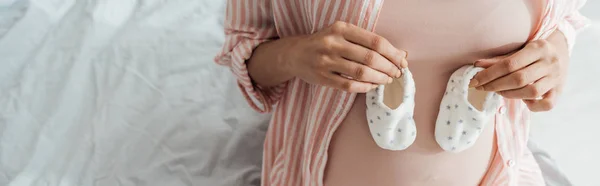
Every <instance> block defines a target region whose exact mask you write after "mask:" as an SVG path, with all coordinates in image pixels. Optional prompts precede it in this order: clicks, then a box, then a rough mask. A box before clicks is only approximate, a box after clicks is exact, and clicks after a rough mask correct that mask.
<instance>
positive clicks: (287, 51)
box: [276, 36, 305, 77]
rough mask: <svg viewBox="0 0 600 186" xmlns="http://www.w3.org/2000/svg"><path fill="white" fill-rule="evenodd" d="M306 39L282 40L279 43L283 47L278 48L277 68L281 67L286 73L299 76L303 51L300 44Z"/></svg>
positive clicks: (294, 37)
mask: <svg viewBox="0 0 600 186" xmlns="http://www.w3.org/2000/svg"><path fill="white" fill-rule="evenodd" d="M304 38H305V37H304V36H292V37H286V38H283V39H280V41H279V42H280V43H281V45H280V46H279V47H277V50H278V51H277V52H276V55H277V56H276V61H277V64H278V65H277V66H279V67H280V68H281V70H282V71H283V72H284V73H286V74H290V75H292V76H294V77H296V76H297V73H298V69H299V68H298V65H299V63H300V60H299V59H300V55H301V54H300V53H301V52H302V51H303V49H301V46H300V44H301V42H302V40H303V39H304Z"/></svg>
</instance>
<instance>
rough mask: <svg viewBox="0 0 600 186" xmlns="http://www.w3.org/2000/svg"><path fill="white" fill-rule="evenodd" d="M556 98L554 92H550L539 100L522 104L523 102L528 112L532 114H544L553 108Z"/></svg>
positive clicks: (526, 101)
mask: <svg viewBox="0 0 600 186" xmlns="http://www.w3.org/2000/svg"><path fill="white" fill-rule="evenodd" d="M556 96H557V92H556V90H550V91H548V93H546V95H544V96H543V98H542V99H541V100H523V102H525V104H527V107H528V108H529V110H531V111H533V112H544V111H549V110H552V109H553V108H554V105H555V103H556Z"/></svg>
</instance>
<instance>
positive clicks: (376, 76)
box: [331, 59, 392, 85]
mask: <svg viewBox="0 0 600 186" xmlns="http://www.w3.org/2000/svg"><path fill="white" fill-rule="evenodd" d="M331 70H332V71H334V72H336V73H340V74H344V75H346V76H349V77H351V78H352V79H354V80H358V81H362V82H367V83H373V84H378V85H382V84H388V83H391V82H392V78H391V77H389V76H388V75H386V74H384V73H382V72H379V71H377V70H374V69H372V68H369V67H368V66H365V65H362V64H360V63H355V62H352V61H349V60H346V59H338V60H337V62H336V63H334V64H332V66H331Z"/></svg>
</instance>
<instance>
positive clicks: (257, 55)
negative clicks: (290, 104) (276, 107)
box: [247, 22, 408, 93]
mask: <svg viewBox="0 0 600 186" xmlns="http://www.w3.org/2000/svg"><path fill="white" fill-rule="evenodd" d="M405 58H406V52H404V51H402V50H399V49H396V48H395V47H394V46H392V45H391V44H390V43H389V42H388V41H387V40H386V39H385V38H383V37H381V36H378V35H376V34H374V33H372V32H368V31H366V30H364V29H362V28H359V27H357V26H354V25H351V24H347V23H344V22H336V23H334V24H332V25H331V26H329V27H327V28H326V29H323V30H321V31H320V32H317V33H315V34H312V35H304V36H295V37H290V38H283V39H279V40H275V41H272V42H268V43H264V44H261V45H260V46H258V47H257V49H256V50H255V51H254V53H253V55H252V57H251V58H250V59H249V60H248V61H247V64H248V71H249V74H250V77H251V78H252V79H253V80H254V82H255V83H257V84H258V85H260V86H262V87H271V86H275V85H278V84H280V83H283V82H285V81H288V80H290V79H292V78H293V77H298V78H300V79H302V80H304V81H306V82H308V83H311V84H317V85H324V86H329V87H334V88H337V89H340V90H344V91H348V92H357V93H365V92H368V91H369V90H371V89H373V88H375V86H377V85H378V84H386V83H391V82H392V77H396V78H397V77H400V76H401V71H400V68H403V67H406V66H408V64H407V62H406V59H405ZM273 63H275V64H273Z"/></svg>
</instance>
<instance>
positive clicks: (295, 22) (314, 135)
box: [215, 0, 587, 186]
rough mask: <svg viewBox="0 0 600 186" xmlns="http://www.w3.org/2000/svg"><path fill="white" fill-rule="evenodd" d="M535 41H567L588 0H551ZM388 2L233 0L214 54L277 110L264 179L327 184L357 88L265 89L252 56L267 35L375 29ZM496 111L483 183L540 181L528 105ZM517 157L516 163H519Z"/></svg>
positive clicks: (256, 99)
mask: <svg viewBox="0 0 600 186" xmlns="http://www.w3.org/2000/svg"><path fill="white" fill-rule="evenodd" d="M546 1H547V2H546V7H545V11H544V15H543V19H542V24H541V27H540V28H539V30H537V32H536V34H535V37H534V39H540V38H546V37H548V36H549V35H550V34H551V33H552V32H553V31H554V30H556V29H558V30H560V31H562V32H563V33H564V34H565V36H566V38H567V43H568V45H569V50H571V49H572V46H573V44H574V41H575V35H576V33H577V31H578V30H580V29H582V28H583V27H584V26H586V24H587V20H586V19H585V18H584V17H583V16H581V15H580V14H579V13H578V9H579V8H580V7H581V6H583V4H584V3H585V0H546ZM382 4H383V0H228V6H227V15H226V21H225V32H226V36H227V38H226V42H225V44H224V47H223V51H222V52H221V53H220V54H219V55H218V56H217V57H216V59H215V61H216V62H217V63H218V64H221V65H226V66H229V67H230V68H231V70H232V72H233V74H235V75H236V76H237V78H238V86H239V87H240V89H241V90H242V92H243V94H244V96H245V97H246V99H247V100H248V102H249V104H250V105H251V106H252V108H253V109H255V110H257V111H259V112H261V113H268V112H271V111H272V110H273V108H274V112H273V118H272V120H271V122H270V125H269V129H268V132H267V136H266V140H265V144H264V151H263V170H262V171H263V172H262V177H263V179H262V185H265V186H269V185H276V186H279V185H285V186H288V185H290V186H300V185H304V186H308V185H322V180H323V176H324V175H323V172H324V169H325V163H326V162H327V150H328V146H329V143H330V141H331V137H332V136H333V133H334V132H335V130H336V129H337V127H338V126H339V124H340V123H341V122H342V120H343V119H344V118H345V116H346V114H347V113H348V111H349V110H350V108H351V106H352V104H353V102H354V98H355V97H356V94H354V93H347V92H343V91H339V90H336V89H333V88H328V87H323V86H317V85H311V84H307V83H306V82H304V81H302V80H300V79H297V78H294V79H292V80H290V81H288V82H286V83H284V84H281V85H278V86H275V87H272V88H260V87H257V86H256V85H254V84H253V83H252V80H251V79H250V77H249V76H248V70H247V67H246V63H245V62H246V60H247V59H249V58H250V56H251V54H252V51H253V49H254V48H256V47H257V46H258V45H260V44H261V43H263V42H265V41H269V40H274V39H278V38H282V37H287V36H293V35H300V34H311V33H314V32H316V31H318V30H320V29H323V28H325V27H327V26H328V25H330V24H332V23H334V22H335V21H344V22H348V23H352V24H355V25H357V26H359V27H362V28H365V29H367V30H373V28H374V24H375V22H376V20H377V16H378V14H379V10H380V8H381V6H382ZM501 109H502V110H506V111H507V112H506V114H502V113H503V112H498V113H499V114H497V115H496V135H497V140H498V142H497V145H498V152H497V154H496V156H495V157H494V158H493V161H492V165H491V167H490V169H489V170H488V173H487V174H486V176H485V177H484V179H483V181H482V183H481V184H482V185H494V186H496V185H539V184H540V183H542V184H543V180H539V179H540V176H539V174H540V173H539V168H538V166H537V164H536V163H535V161H534V160H533V157H532V156H531V153H530V152H529V150H528V149H527V147H526V144H527V143H526V142H527V140H528V139H527V138H528V133H529V110H528V109H527V107H526V106H525V105H524V104H523V103H522V102H521V101H520V100H508V99H507V100H505V101H504V104H503V106H502V107H501ZM517 162H518V163H517Z"/></svg>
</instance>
